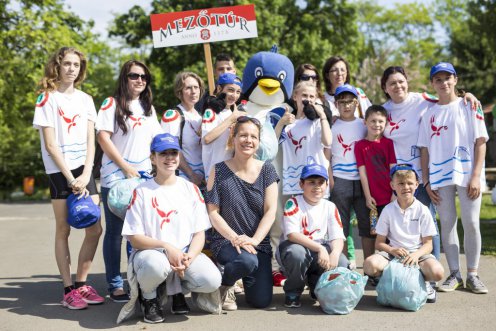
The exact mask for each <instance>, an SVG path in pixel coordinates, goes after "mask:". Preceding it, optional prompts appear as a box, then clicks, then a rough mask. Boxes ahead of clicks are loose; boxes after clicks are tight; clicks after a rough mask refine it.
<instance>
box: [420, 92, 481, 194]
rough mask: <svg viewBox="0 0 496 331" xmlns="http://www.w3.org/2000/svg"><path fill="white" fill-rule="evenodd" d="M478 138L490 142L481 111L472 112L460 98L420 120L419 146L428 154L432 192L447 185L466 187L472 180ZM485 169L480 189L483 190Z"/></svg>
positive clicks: (439, 106)
mask: <svg viewBox="0 0 496 331" xmlns="http://www.w3.org/2000/svg"><path fill="white" fill-rule="evenodd" d="M477 138H484V139H485V140H486V141H487V140H488V139H489V136H488V134H487V130H486V125H485V123H484V114H483V113H482V110H481V109H478V110H476V111H474V110H472V109H471V105H470V104H467V105H464V104H463V99H462V98H457V99H456V100H455V101H453V102H451V103H449V104H447V105H439V104H436V105H434V106H432V107H431V108H429V109H428V110H427V112H426V113H425V115H424V117H423V118H422V122H421V125H420V134H419V139H418V143H417V145H418V146H421V147H422V146H423V147H427V148H428V150H429V172H430V173H429V181H430V184H431V187H432V188H433V189H435V188H438V187H443V186H448V185H459V186H463V187H466V186H467V185H468V182H469V181H470V178H471V176H472V168H473V165H474V161H475V154H474V145H475V141H476V139H477ZM484 182H485V175H484V169H483V170H482V174H481V186H483V187H484Z"/></svg>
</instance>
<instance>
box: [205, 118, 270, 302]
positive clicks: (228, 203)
mask: <svg viewBox="0 0 496 331" xmlns="http://www.w3.org/2000/svg"><path fill="white" fill-rule="evenodd" d="M260 130H261V125H260V122H259V121H258V120H257V119H255V118H251V117H248V116H241V117H238V119H237V120H236V123H235V124H234V127H233V128H232V130H231V137H230V139H229V142H228V147H229V148H230V149H231V150H232V151H233V157H232V158H231V159H229V160H227V161H223V162H220V163H217V164H216V165H215V166H214V168H213V169H212V171H211V172H210V176H209V178H208V184H207V195H206V200H207V209H208V213H209V216H210V220H211V222H212V225H213V227H214V228H215V230H216V231H215V232H214V233H213V235H212V239H211V243H210V247H211V250H212V253H213V255H214V257H215V259H216V260H217V262H218V263H220V264H221V265H223V266H224V274H223V276H222V283H221V284H222V285H221V287H220V292H221V296H222V300H223V309H224V310H236V309H237V305H236V297H235V295H234V291H233V286H234V284H235V282H236V281H237V280H238V279H242V280H243V285H244V290H245V299H246V302H247V303H248V304H249V305H250V306H252V307H254V308H265V307H267V306H268V305H269V304H270V303H271V301H272V265H271V258H272V248H271V245H270V239H269V235H268V233H269V230H270V228H271V226H272V224H273V223H274V219H275V216H276V209H277V182H278V181H279V178H278V176H277V173H276V170H275V168H274V166H273V165H272V164H271V163H270V162H269V161H267V162H263V161H260V160H257V159H255V158H254V155H255V153H256V151H257V148H258V147H259V145H260Z"/></svg>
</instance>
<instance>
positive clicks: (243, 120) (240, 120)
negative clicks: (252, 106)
mask: <svg viewBox="0 0 496 331" xmlns="http://www.w3.org/2000/svg"><path fill="white" fill-rule="evenodd" d="M236 121H237V122H238V123H246V122H248V121H250V122H252V123H253V124H255V125H256V126H258V127H260V126H262V124H261V123H260V121H259V120H258V119H256V118H255V117H250V116H246V115H244V116H240V117H238V118H237V120H236Z"/></svg>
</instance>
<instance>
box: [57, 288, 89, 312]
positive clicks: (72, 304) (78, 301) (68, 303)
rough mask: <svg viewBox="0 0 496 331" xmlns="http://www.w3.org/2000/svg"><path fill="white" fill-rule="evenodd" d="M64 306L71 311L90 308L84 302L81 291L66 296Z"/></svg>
mask: <svg viewBox="0 0 496 331" xmlns="http://www.w3.org/2000/svg"><path fill="white" fill-rule="evenodd" d="M62 306H64V307H67V308H69V309H85V308H88V304H87V303H86V302H85V301H84V300H83V297H82V296H81V294H79V291H78V290H76V289H74V290H72V291H70V292H69V293H67V294H65V295H64V300H62Z"/></svg>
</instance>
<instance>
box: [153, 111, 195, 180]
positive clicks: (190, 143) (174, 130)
mask: <svg viewBox="0 0 496 331" xmlns="http://www.w3.org/2000/svg"><path fill="white" fill-rule="evenodd" d="M178 107H179V108H181V110H182V111H183V114H184V121H185V122H184V127H183V135H182V141H181V148H182V152H183V155H184V158H185V159H186V162H187V163H188V165H189V166H190V168H191V169H192V170H193V171H194V172H196V173H198V174H200V175H202V176H205V170H204V169H203V163H202V143H201V126H202V117H201V116H200V114H198V112H197V111H196V110H193V111H186V110H185V109H184V107H183V106H182V105H180V104H179V105H178ZM160 124H161V126H162V129H163V131H164V132H166V133H170V134H171V135H173V136H176V137H179V136H180V135H181V114H180V113H179V111H178V110H177V109H169V110H167V111H166V112H165V113H164V116H162V120H161V122H160ZM179 173H180V175H181V177H183V178H186V179H188V176H186V174H184V173H183V172H181V171H180V172H179Z"/></svg>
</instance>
